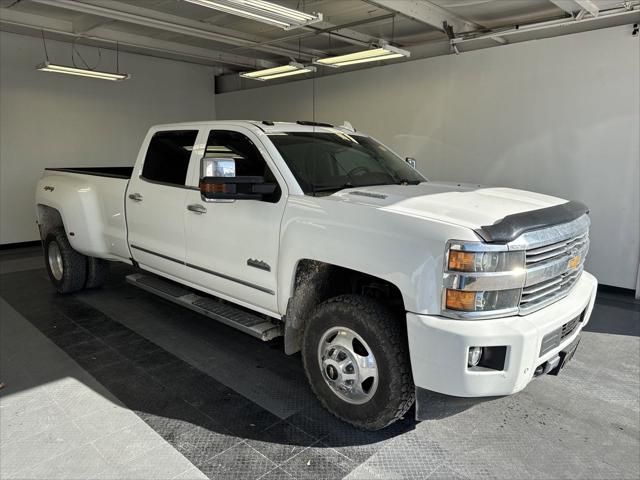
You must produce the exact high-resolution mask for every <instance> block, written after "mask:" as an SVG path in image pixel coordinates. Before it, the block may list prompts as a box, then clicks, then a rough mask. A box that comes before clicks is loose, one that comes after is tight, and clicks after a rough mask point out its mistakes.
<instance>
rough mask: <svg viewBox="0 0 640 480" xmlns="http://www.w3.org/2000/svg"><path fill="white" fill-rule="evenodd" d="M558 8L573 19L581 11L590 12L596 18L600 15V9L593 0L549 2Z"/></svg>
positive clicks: (556, 0)
mask: <svg viewBox="0 0 640 480" xmlns="http://www.w3.org/2000/svg"><path fill="white" fill-rule="evenodd" d="M549 1H550V2H551V3H553V4H554V5H556V6H557V7H558V8H560V9H562V10H564V11H565V12H567V13H568V14H569V15H571V16H572V17H573V16H574V15H575V14H577V13H578V12H580V11H581V10H584V11H587V12H589V13H590V14H591V15H593V16H594V17H597V16H598V15H599V14H600V8H599V7H598V5H596V4H595V3H594V2H593V1H592V0H549Z"/></svg>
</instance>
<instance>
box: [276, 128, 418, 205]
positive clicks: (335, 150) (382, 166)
mask: <svg viewBox="0 0 640 480" xmlns="http://www.w3.org/2000/svg"><path fill="white" fill-rule="evenodd" d="M269 139H270V140H271V141H272V142H273V144H274V145H275V146H276V148H277V149H278V152H280V155H282V158H283V159H284V161H285V162H286V164H287V166H288V167H289V168H290V169H291V171H292V172H293V175H294V176H295V177H296V180H297V181H298V183H299V184H300V187H301V188H302V190H303V191H304V192H305V194H310V195H315V194H317V193H321V192H322V193H333V192H335V191H338V190H341V189H343V188H351V187H364V186H370V185H392V184H399V185H406V184H418V183H420V182H425V181H426V179H425V178H424V177H423V176H422V175H420V174H419V173H418V172H417V171H416V170H415V169H413V168H412V167H411V166H410V165H409V164H407V163H406V162H405V161H404V160H402V159H401V158H400V157H398V156H396V155H395V154H393V153H391V152H390V151H389V150H388V149H387V148H386V147H385V146H384V145H382V144H380V143H378V142H376V141H375V140H374V139H372V138H369V137H363V136H360V135H348V134H346V133H342V132H336V133H314V132H287V133H273V134H270V135H269Z"/></svg>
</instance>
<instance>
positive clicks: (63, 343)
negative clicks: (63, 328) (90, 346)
mask: <svg viewBox="0 0 640 480" xmlns="http://www.w3.org/2000/svg"><path fill="white" fill-rule="evenodd" d="M49 338H50V339H51V340H52V341H53V342H54V343H55V344H56V345H58V346H59V347H60V348H62V349H63V350H65V349H66V348H68V347H71V346H72V345H76V344H78V343H82V342H88V341H89V340H93V339H94V338H95V337H94V336H93V335H91V334H90V333H89V332H87V331H86V330H83V329H81V328H79V327H77V329H72V330H71V331H70V332H68V333H62V332H60V334H56V335H51V336H49Z"/></svg>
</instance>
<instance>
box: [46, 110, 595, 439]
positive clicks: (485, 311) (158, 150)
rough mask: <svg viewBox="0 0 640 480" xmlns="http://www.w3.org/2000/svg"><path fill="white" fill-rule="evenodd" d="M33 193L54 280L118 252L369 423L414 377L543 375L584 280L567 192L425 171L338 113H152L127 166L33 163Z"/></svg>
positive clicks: (516, 386) (488, 391) (329, 401)
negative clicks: (36, 177)
mask: <svg viewBox="0 0 640 480" xmlns="http://www.w3.org/2000/svg"><path fill="white" fill-rule="evenodd" d="M35 203H36V212H37V221H38V225H39V228H40V234H41V237H42V241H43V246H44V253H45V263H46V268H47V271H48V273H49V276H50V278H51V281H52V282H53V284H54V285H55V287H56V288H57V290H58V291H59V292H60V293H71V292H75V291H78V290H81V289H83V288H94V287H98V286H100V285H101V284H102V283H103V281H104V279H105V275H106V271H107V266H108V264H109V262H110V261H119V262H125V263H128V264H130V265H133V266H134V267H136V268H137V269H138V270H137V271H136V272H135V273H133V274H131V275H129V276H128V277H127V280H128V281H129V282H130V283H132V284H135V285H136V286H138V287H140V288H143V289H145V290H147V291H150V292H153V293H155V294H157V295H159V296H161V297H164V298H165V299H167V300H170V301H172V302H175V303H177V304H180V305H183V306H185V307H187V308H190V309H192V310H195V311H197V312H199V313H202V314H203V315H206V316H208V317H210V318H212V319H215V320H217V321H220V322H223V323H225V324H227V325H229V326H231V327H234V328H237V329H240V330H242V331H244V332H246V333H248V334H251V335H254V336H255V337H257V338H258V339H261V340H265V341H266V340H271V339H274V338H275V337H280V336H283V337H284V339H283V344H284V350H285V352H286V353H287V354H293V353H296V352H301V357H302V361H303V363H304V368H305V371H306V374H307V377H308V380H309V383H310V385H311V388H312V389H313V391H314V393H315V394H316V396H317V397H318V398H319V400H320V402H321V403H322V404H323V405H324V406H325V407H326V408H327V409H328V410H329V411H331V412H332V413H333V414H334V415H336V416H337V417H339V418H340V419H342V420H344V421H346V422H349V423H351V424H353V425H355V426H357V427H360V428H365V429H371V430H373V429H380V428H383V427H385V426H387V425H389V424H390V423H392V422H394V421H395V420H397V419H398V418H400V417H402V416H403V415H404V414H405V413H406V412H407V410H408V409H409V408H410V407H411V406H412V404H413V403H414V401H415V400H416V398H417V402H418V404H417V408H416V415H417V417H418V419H420V418H421V417H423V414H424V412H427V411H428V408H429V405H427V404H425V400H424V399H428V398H429V395H428V394H427V395H425V392H428V391H435V392H439V393H442V394H447V395H453V396H460V397H484V396H494V395H509V394H512V393H515V392H518V391H520V390H522V389H523V388H525V386H526V385H527V384H528V383H529V382H530V381H531V380H532V379H533V378H534V377H536V376H538V375H542V374H558V373H559V371H560V370H561V369H562V368H563V366H564V365H565V364H566V362H567V361H569V360H570V359H571V357H572V356H573V353H574V352H575V349H576V347H577V344H578V342H579V339H580V333H581V331H582V329H583V327H584V326H585V325H586V323H587V322H588V321H589V316H590V315H591V311H592V308H593V304H594V300H595V295H596V288H597V282H596V279H595V278H594V277H593V276H592V275H590V274H589V273H587V272H585V271H583V264H584V260H585V256H586V254H587V250H588V248H589V225H590V221H589V216H588V210H587V208H586V207H585V206H584V205H583V204H581V203H579V202H567V201H566V200H562V199H559V198H554V197H550V196H546V195H541V194H537V193H531V192H525V191H520V190H514V189H509V188H488V187H481V186H479V185H459V184H447V183H437V182H432V181H428V180H427V179H426V178H425V177H423V176H422V175H421V174H420V173H418V171H417V170H416V169H415V168H413V167H412V165H410V164H409V163H408V161H405V160H404V159H402V158H400V157H399V156H398V155H396V154H394V153H393V152H392V151H391V150H389V149H388V148H387V147H385V146H384V145H383V144H381V143H379V142H378V141H376V140H374V139H373V138H371V137H369V136H367V135H364V134H362V133H360V132H356V131H355V130H354V129H353V128H352V127H351V126H350V125H348V124H345V126H343V127H334V126H332V125H328V124H321V123H314V122H303V121H300V122H297V123H285V122H270V121H262V122H260V121H212V122H199V123H181V124H173V125H161V126H156V127H153V128H151V129H150V130H149V132H148V134H147V136H146V138H145V139H144V142H143V144H142V147H141V149H140V153H139V155H138V158H137V160H136V163H135V166H134V167H133V168H131V167H129V168H126V167H117V168H95V167H94V168H50V169H47V170H46V171H45V174H44V176H43V177H42V179H41V180H40V182H39V183H38V186H37V191H36V198H35ZM421 397H422V398H423V400H421Z"/></svg>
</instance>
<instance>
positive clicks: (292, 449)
mask: <svg viewBox="0 0 640 480" xmlns="http://www.w3.org/2000/svg"><path fill="white" fill-rule="evenodd" d="M314 442H315V439H314V438H313V437H311V436H309V435H307V434H306V433H304V432H302V431H301V430H299V429H297V428H296V427H294V426H293V425H292V424H290V423H288V422H286V421H281V422H279V423H277V424H275V425H272V426H271V427H269V428H267V429H266V430H264V431H263V432H261V433H260V434H258V435H256V436H255V437H254V438H253V439H248V440H247V443H248V444H249V445H250V446H252V447H253V448H255V449H256V450H258V451H259V452H260V453H262V454H263V455H264V456H265V457H267V458H268V459H269V460H271V461H273V462H275V463H277V464H281V463H283V462H286V461H287V460H289V459H290V458H292V457H294V456H295V455H297V454H298V453H300V452H302V451H303V450H304V449H305V448H307V447H308V446H309V445H311V444H312V443H314Z"/></svg>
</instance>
